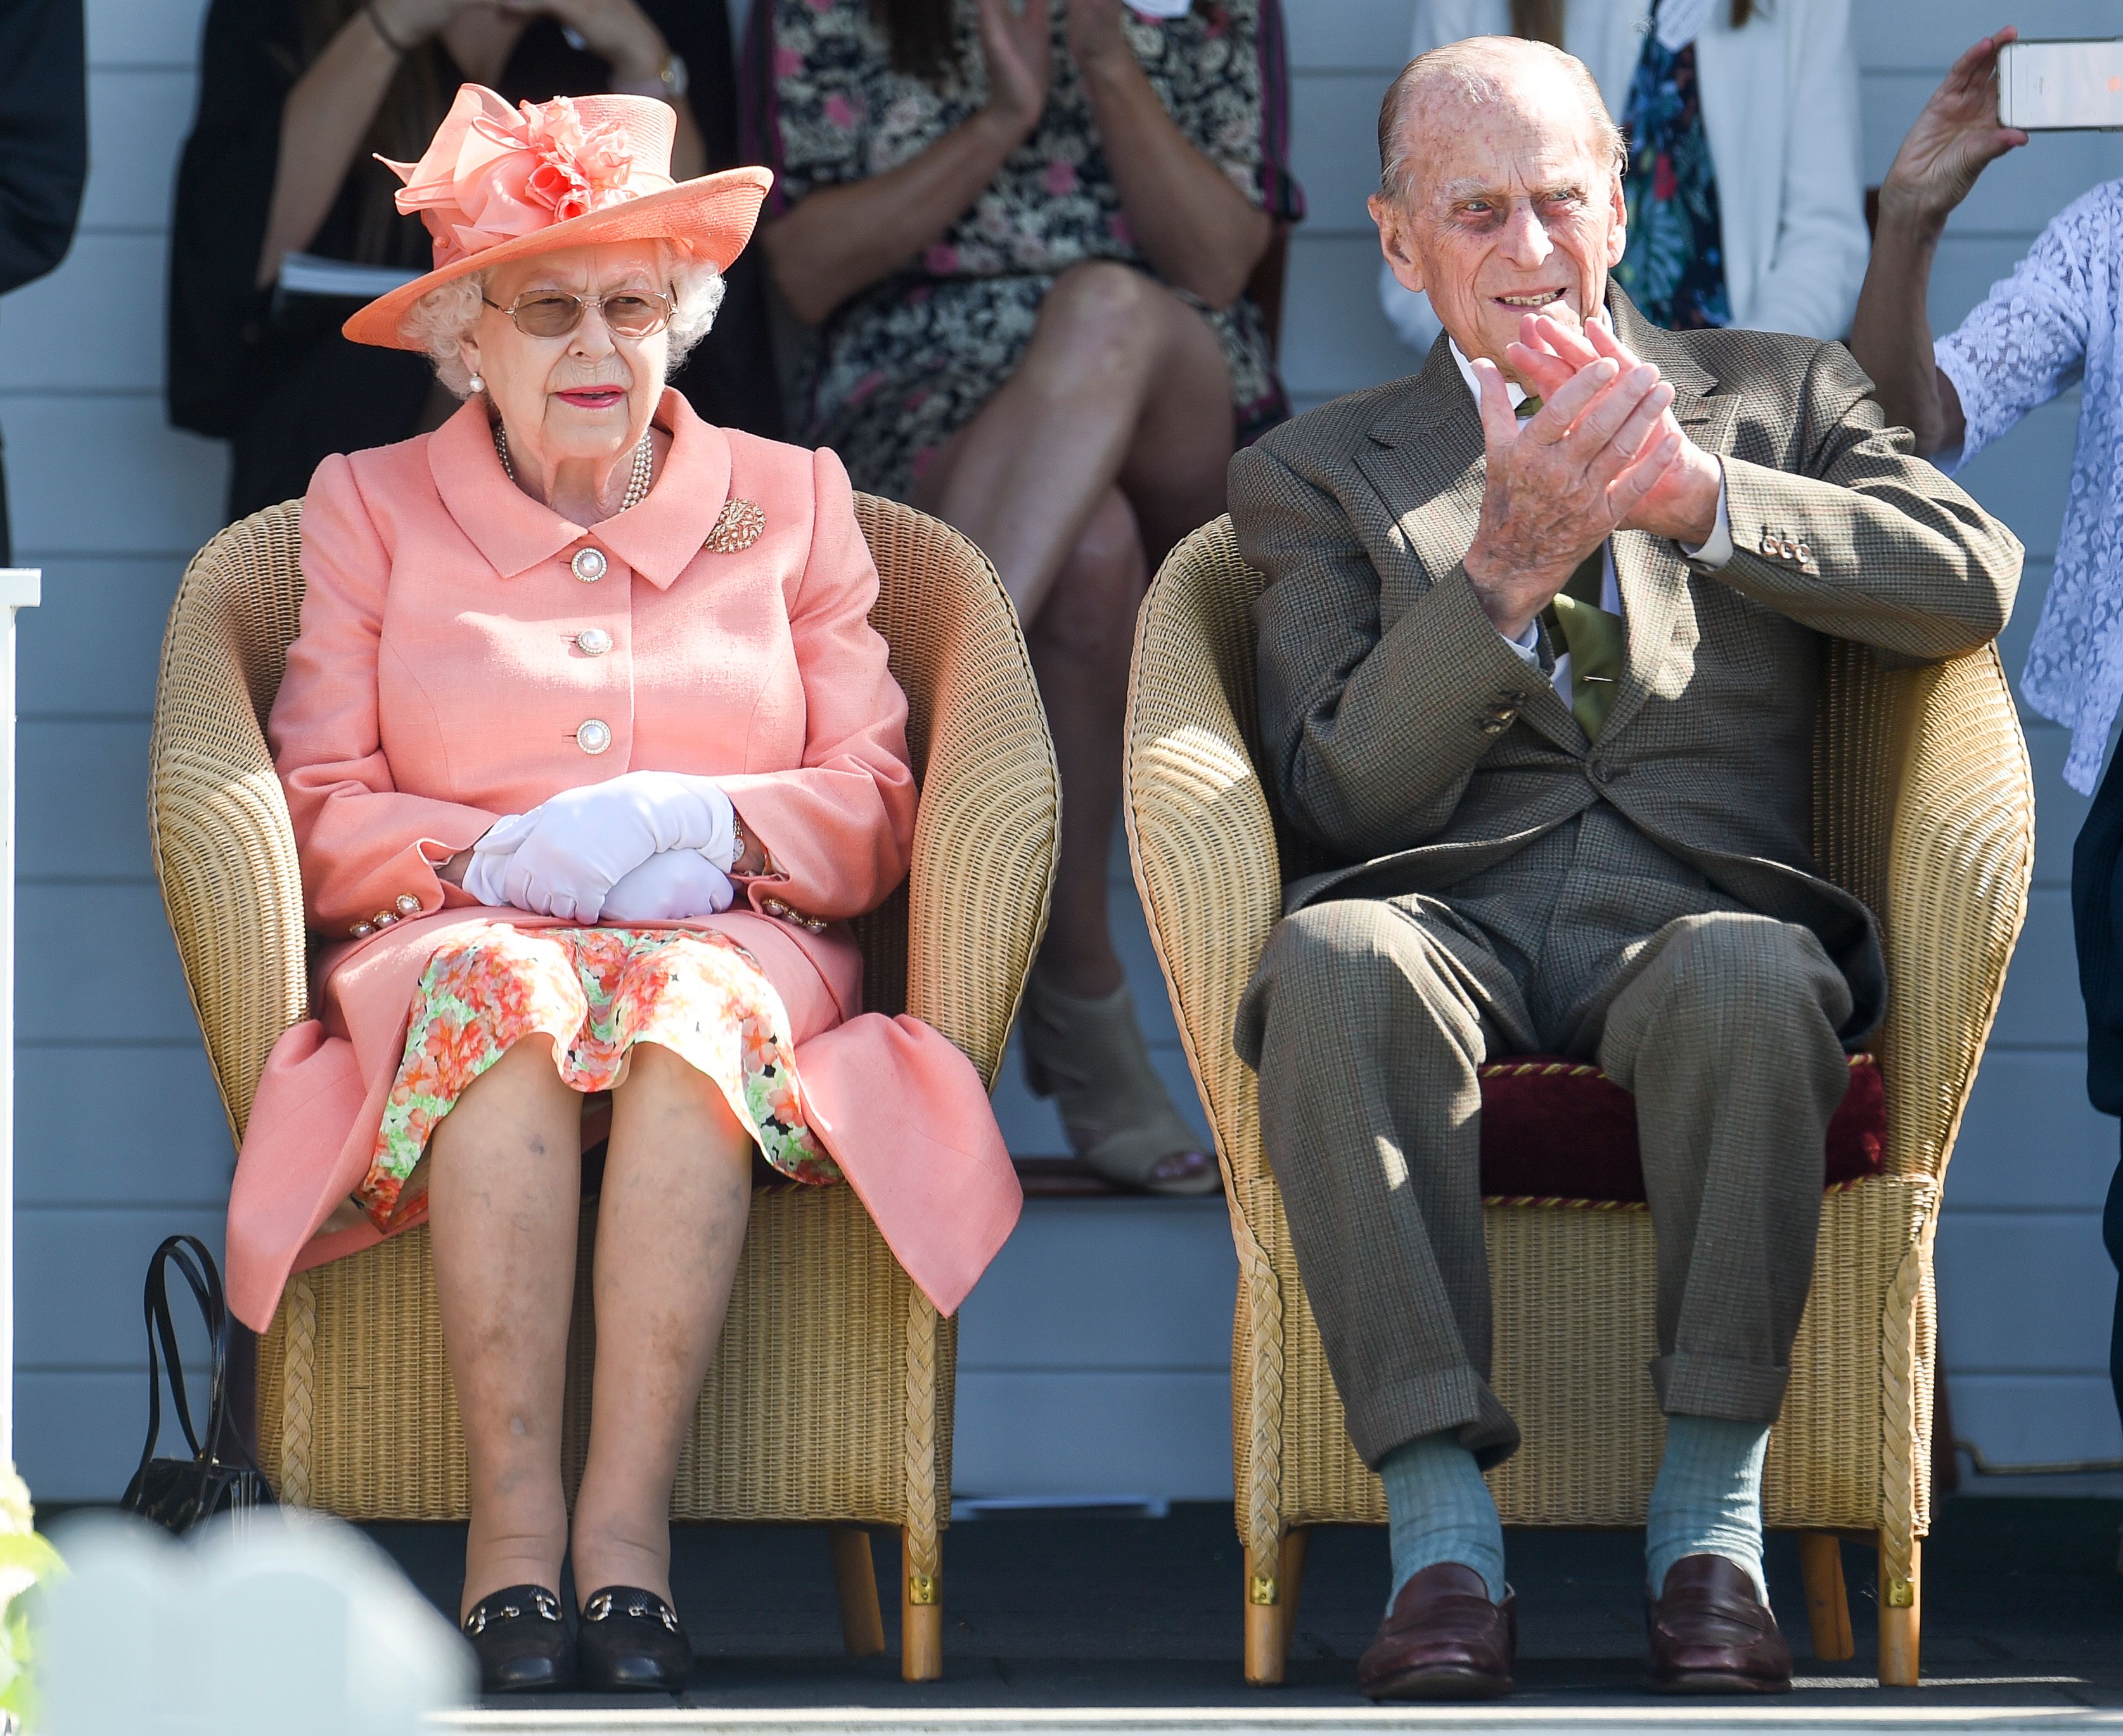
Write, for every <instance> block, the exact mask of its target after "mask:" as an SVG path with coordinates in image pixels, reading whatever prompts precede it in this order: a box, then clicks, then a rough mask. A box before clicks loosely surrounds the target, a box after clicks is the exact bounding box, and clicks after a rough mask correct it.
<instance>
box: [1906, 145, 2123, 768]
mask: <svg viewBox="0 0 2123 1736" xmlns="http://www.w3.org/2000/svg"><path fill="white" fill-rule="evenodd" d="M2119 297H2123V181H2108V182H2106V183H2104V184H2103V185H2101V186H2098V187H2096V188H2094V189H2093V191H2092V192H2090V193H2088V194H2086V195H2084V196H2083V197H2082V198H2080V199H2078V200H2076V201H2074V203H2073V204H2070V205H2069V206H2068V207H2066V208H2065V209H2064V211H2062V212H2061V213H2059V214H2058V216H2057V217H2056V218H2055V220H2054V221H2052V222H2051V223H2050V226H2049V227H2048V228H2046V229H2045V230H2043V231H2042V232H2041V236H2040V237H2038V238H2037V239H2036V242H2035V244H2034V246H2032V248H2030V249H2029V250H2028V252H2027V257H2026V258H2025V259H2023V260H2021V261H2020V263H2019V264H2018V265H2017V266H2015V267H2014V268H2013V274H2012V275H2011V276H2010V277H2008V278H2007V279H2004V280H2003V282H2001V283H1998V284H1993V285H1992V286H1991V289H1990V293H1989V295H1988V296H1986V297H1985V298H1984V300H1983V302H1982V304H1981V305H1980V306H1979V307H1977V308H1976V309H1975V312H1972V313H1971V314H1970V315H1969V316H1968V317H1967V318H1966V319H1965V320H1963V321H1961V326H1960V328H1959V329H1958V330H1957V331H1954V332H1953V333H1952V334H1951V335H1948V336H1947V337H1943V338H1941V339H1940V340H1938V345H1936V346H1935V349H1934V352H1933V353H1934V354H1935V355H1936V356H1937V358H1938V367H1939V371H1940V372H1941V373H1943V374H1945V376H1946V377H1947V378H1948V379H1950V380H1951V381H1952V382H1953V387H1954V390H1955V391H1956V392H1959V393H1960V394H1961V409H1962V411H1964V412H1966V415H1967V418H1968V435H1967V439H1966V441H1965V442H1964V443H1963V444H1962V446H1961V449H1960V450H1959V451H1957V452H1942V453H1938V455H1937V457H1935V459H1934V460H1933V462H1935V463H1937V464H1938V467H1939V468H1940V469H1942V470H1943V471H1945V472H1947V474H1949V475H1951V474H1952V472H1955V471H1957V470H1958V469H1959V468H1960V467H1961V466H1962V465H1964V464H1966V462H1968V461H1969V460H1970V459H1971V458H1972V457H1975V454H1976V453H1979V452H1980V451H1982V450H1983V448H1985V447H1986V446H1988V445H1989V443H1991V442H1992V441H1993V440H1994V439H1998V437H1999V435H2001V434H2004V433H2005V432H2006V431H2007V430H2008V429H2010V428H2012V427H2013V425H2014V424H2016V423H2017V422H2018V420H2020V418H2021V417H2022V416H2024V415H2026V414H2027V412H2028V411H2031V410H2032V409H2034V408H2035V407H2036V406H2038V405H2041V404H2046V403H2047V402H2048V401H2050V399H2051V398H2053V397H2055V396H2056V395H2057V394H2058V393H2059V392H2063V391H2064V390H2065V389H2066V388H2068V387H2070V386H2072V385H2074V383H2076V382H2079V381H2081V380H2083V381H2084V382H2085V395H2084V398H2083V401H2082V404H2081V406H2080V409H2079V413H2078V448H2077V450H2076V451H2075V453H2074V455H2073V458H2072V466H2071V495H2070V499H2069V501H2068V503H2067V504H2066V505H2065V507H2064V526H2063V528H2062V529H2061V531H2060V533H2059V534H2058V537H2057V554H2056V570H2055V574H2054V575H2053V576H2052V577H2051V578H2050V589H2049V594H2048V596H2047V597H2046V598H2044V600H2043V603H2042V612H2041V620H2040V621H2039V622H2036V626H2035V637H2034V642H2033V644H2032V645H2031V646H2030V647H2029V648H2028V651H2027V669H2026V672H2025V673H2023V674H2022V677H2021V678H2020V691H2021V693H2022V696H2023V697H2025V698H2026V700H2027V703H2028V704H2029V705H2031V706H2033V707H2034V709H2035V710H2036V711H2039V712H2041V714H2042V716H2045V717H2047V718H2050V719H2053V720H2055V721H2056V722H2058V723H2060V724H2062V725H2064V726H2065V728H2067V729H2069V730H2070V731H2071V752H2070V754H2069V757H2068V758H2066V760H2065V762H2064V780H2065V781H2066V782H2068V783H2069V784H2070V785H2071V786H2072V787H2073V788H2074V790H2078V791H2081V792H2091V791H2092V790H2093V786H2094V784H2095V782H2096V781H2097V779H2098V778H2099V777H2100V775H2101V762H2102V756H2103V754H2104V753H2105V752H2106V750H2107V745H2108V731H2109V729H2110V726H2111V725H2112V724H2113V723H2114V722H2115V720H2116V711H2117V708H2118V706H2119V704H2123V450H2119V443H2123V355H2119V354H2118V340H2117V326H2118V322H2119V320H2123V307H2119V304H2118V303H2119Z"/></svg>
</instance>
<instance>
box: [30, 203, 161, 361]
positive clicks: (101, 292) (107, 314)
mask: <svg viewBox="0 0 2123 1736" xmlns="http://www.w3.org/2000/svg"><path fill="white" fill-rule="evenodd" d="M169 269H170V268H169V249H168V246H167V243H166V242H165V240H164V239H163V237H161V236H159V235H144V234H101V235H97V234H91V235H77V236H76V237H74V243H73V251H70V252H69V253H68V255H67V257H66V263H65V265H63V266H62V267H61V268H60V269H59V270H57V271H54V273H53V274H51V275H50V276H49V277H43V278H39V279H37V281H36V282H35V283H34V284H25V285H24V286H23V287H22V288H21V289H17V290H16V291H15V293H13V294H12V295H10V296H9V297H8V298H7V302H6V304H5V306H4V307H0V321H5V322H6V323H7V325H8V326H11V327H13V328H16V331H17V332H18V334H19V335H20V336H21V338H22V339H23V341H21V342H19V343H4V342H0V392H37V391H48V392H113V391H126V392H137V391H138V390H139V389H140V387H141V386H142V384H143V382H159V381H160V380H161V379H162V340H163V332H164V321H163V319H162V294H163V284H164V282H165V280H166V279H167V277H168V275H169Z"/></svg>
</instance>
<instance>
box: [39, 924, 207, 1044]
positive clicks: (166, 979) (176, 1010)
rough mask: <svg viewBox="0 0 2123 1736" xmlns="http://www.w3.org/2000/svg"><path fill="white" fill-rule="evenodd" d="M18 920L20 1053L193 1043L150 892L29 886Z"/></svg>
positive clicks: (172, 947)
mask: <svg viewBox="0 0 2123 1736" xmlns="http://www.w3.org/2000/svg"><path fill="white" fill-rule="evenodd" d="M16 925H17V926H16V936H15V959H16V964H15V973H16V975H15V981H16V1015H15V1017H16V1026H17V1029H18V1032H19V1035H18V1038H17V1044H18V1046H19V1047H20V1048H23V1049H27V1048H30V1047H33V1046H37V1045H42V1044H52V1043H68V1044H73V1043H91V1044H92V1043H99V1042H107V1041H113V1040H116V1041H129V1042H157V1041H160V1042H169V1043H183V1044H190V1043H195V1042H197V1041H198V1040H199V1025H198V1024H197V1022H196V1021H195V1020H194V1019H193V1017H192V1008H191V1002H190V1001H189V1000H188V999H186V998H185V983H184V974H183V973H182V972H181V971H180V969H178V967H177V949H176V942H175V941H172V940H171V938H170V928H169V922H168V921H167V919H166V917H164V916H163V914H162V895H161V894H159V893H158V892H157V891H156V889H154V887H153V886H152V885H141V884H133V885H120V886H82V885H73V886H49V885H26V886H24V887H23V888H22V889H21V896H20V898H18V900H17V901H16Z"/></svg>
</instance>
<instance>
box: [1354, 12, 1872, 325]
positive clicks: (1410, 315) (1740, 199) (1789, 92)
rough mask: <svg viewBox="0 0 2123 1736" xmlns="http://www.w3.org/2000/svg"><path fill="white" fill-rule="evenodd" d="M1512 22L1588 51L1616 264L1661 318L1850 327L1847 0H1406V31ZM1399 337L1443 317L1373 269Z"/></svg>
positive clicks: (1419, 37) (1435, 35) (1853, 163)
mask: <svg viewBox="0 0 2123 1736" xmlns="http://www.w3.org/2000/svg"><path fill="white" fill-rule="evenodd" d="M1506 34H1509V35H1515V36H1525V37H1530V38H1531V39H1532V40H1535V41H1540V42H1546V43H1549V44H1552V45H1554V46H1555V47H1558V48H1561V49H1567V50H1568V51H1569V52H1570V53H1571V54H1574V55H1576V56H1577V59H1580V60H1582V61H1583V62H1584V63H1586V65H1587V66H1589V67H1591V69H1592V72H1593V75H1594V77H1596V78H1597V79H1598V80H1599V82H1600V94H1601V96H1604V97H1605V99H1606V103H1607V106H1608V109H1609V110H1610V112H1611V113H1612V114H1613V115H1614V117H1615V120H1617V121H1618V122H1619V123H1620V124H1621V128H1622V131H1623V133H1624V135H1625V137H1626V138H1627V139H1628V141H1629V180H1628V183H1627V186H1626V189H1625V192H1626V195H1627V199H1628V209H1629V251H1628V252H1627V253H1626V254H1624V256H1623V259H1622V263H1621V265H1620V266H1619V268H1617V270H1615V281H1616V282H1617V283H1618V284H1620V285H1621V286H1622V287H1623V289H1625V290H1626V291H1628V293H1629V297H1630V298H1631V299H1632V300H1633V302H1634V303H1636V304H1637V307H1638V309H1639V310H1640V311H1641V312H1643V315H1644V317H1646V318H1647V319H1649V320H1650V321H1652V323H1653V324H1655V325H1659V326H1666V327H1667V328H1668V329H1669V330H1671V331H1699V330H1702V329H1704V328H1705V327H1709V326H1746V327H1749V328H1751V329H1753V330H1755V331H1790V332H1796V333H1797V334H1798V335H1800V336H1802V337H1813V338H1824V339H1825V338H1838V337H1841V336H1842V335H1844V332H1846V331H1849V326H1850V316H1851V312H1852V311H1853V309H1854V308H1855V307H1856V306H1857V303H1858V284H1860V283H1861V282H1862V281H1863V278H1864V275H1865V258H1866V251H1867V241H1866V233H1865V192H1864V173H1863V161H1862V143H1863V141H1862V140H1861V139H1860V138H1859V135H1858V57H1857V54H1856V53H1855V51H1854V49H1853V47H1852V44H1851V40H1850V4H1849V0H1775V3H1774V5H1771V4H1765V3H1764V0H1416V7H1415V35H1414V41H1413V46H1412V47H1411V49H1409V52H1410V53H1411V54H1425V53H1427V52H1428V51H1429V50H1430V49H1434V48H1439V47H1441V46H1442V45H1445V44H1446V43H1448V42H1457V41H1459V40H1461V39H1463V38H1465V37H1468V36H1491V35H1506ZM1379 299H1380V303H1381V305H1382V306H1383V307H1385V313H1386V317H1387V318H1388V319H1390V320H1391V321H1393V325H1394V330H1395V331H1398V332H1399V334H1400V336H1401V339H1402V340H1403V341H1404V342H1405V343H1407V344H1408V345H1411V346H1412V347H1413V348H1415V349H1417V350H1428V349H1429V348H1430V346H1431V345H1432V344H1433V343H1435V342H1436V340H1437V334H1438V332H1439V331H1440V330H1441V327H1440V326H1439V325H1438V323H1437V317H1436V315H1435V314H1434V313H1432V312H1431V309H1430V303H1429V301H1428V299H1427V298H1426V297H1424V296H1422V295H1421V294H1418V293H1417V292H1415V291H1414V290H1412V289H1404V288H1403V287H1402V286H1401V284H1399V283H1398V282H1396V281H1395V280H1394V275H1393V272H1392V270H1391V268H1390V267H1389V266H1385V265H1381V267H1380V272H1379Z"/></svg>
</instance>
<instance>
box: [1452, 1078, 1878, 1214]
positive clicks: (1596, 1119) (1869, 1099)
mask: <svg viewBox="0 0 2123 1736" xmlns="http://www.w3.org/2000/svg"><path fill="white" fill-rule="evenodd" d="M1886 1132H1887V1099H1886V1093H1885V1091H1882V1088H1881V1085H1880V1069H1879V1068H1878V1067H1877V1066H1876V1065H1875V1064H1874V1063H1873V1060H1872V1057H1871V1056H1870V1055H1853V1056H1852V1057H1851V1058H1850V1089H1849V1091H1847V1092H1846V1093H1845V1094H1844V1099H1843V1105H1842V1107H1841V1108H1839V1109H1838V1110H1836V1112H1835V1119H1834V1120H1832V1121H1830V1123H1829V1124H1828V1177H1827V1180H1828V1185H1829V1186H1830V1187H1834V1186H1835V1185H1837V1184H1838V1183H1839V1182H1850V1181H1858V1180H1863V1178H1864V1177H1866V1176H1868V1175H1878V1174H1879V1173H1880V1171H1881V1170H1882V1167H1883V1166H1884V1164H1885V1146H1886ZM1482 1192H1483V1194H1486V1195H1487V1196H1488V1197H1489V1198H1491V1199H1601V1200H1641V1199H1643V1197H1644V1171H1643V1161H1642V1160H1641V1159H1640V1158H1639V1157H1638V1153H1637V1104H1636V1100H1635V1099H1634V1098H1633V1097H1632V1096H1630V1095H1629V1093H1628V1092H1627V1091H1624V1090H1623V1089H1622V1087H1621V1086H1619V1085H1617V1084H1615V1081H1613V1080H1612V1079H1610V1078H1609V1077H1607V1076H1606V1075H1605V1073H1603V1072H1600V1070H1599V1069H1598V1068H1597V1067H1587V1066H1586V1065H1584V1064H1583V1063H1580V1062H1575V1061H1564V1060H1560V1059H1558V1058H1556V1057H1555V1056H1553V1055H1521V1056H1520V1057H1518V1058H1516V1059H1514V1060H1510V1061H1498V1062H1494V1063H1491V1064H1490V1065H1488V1066H1487V1067H1483V1069H1482Z"/></svg>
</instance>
